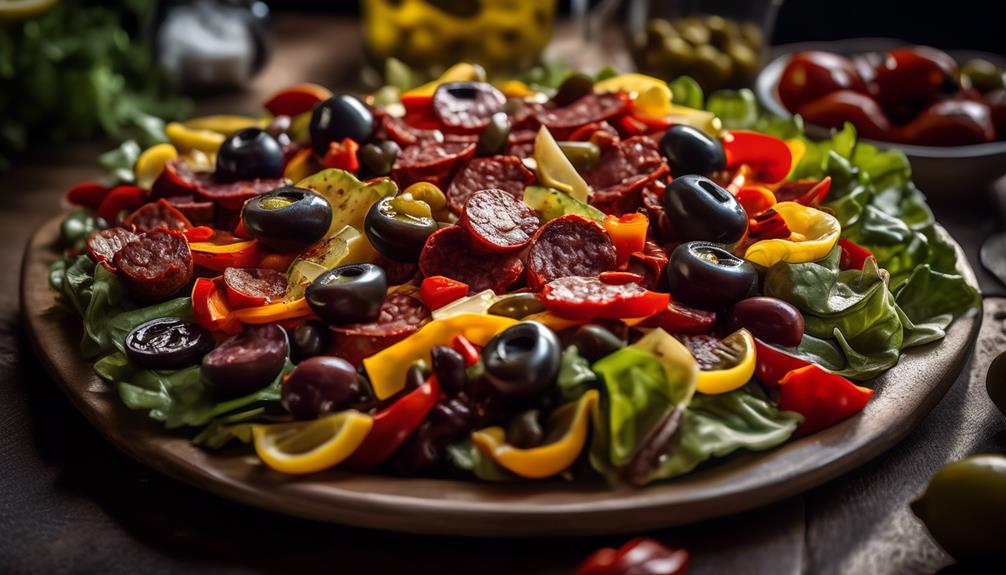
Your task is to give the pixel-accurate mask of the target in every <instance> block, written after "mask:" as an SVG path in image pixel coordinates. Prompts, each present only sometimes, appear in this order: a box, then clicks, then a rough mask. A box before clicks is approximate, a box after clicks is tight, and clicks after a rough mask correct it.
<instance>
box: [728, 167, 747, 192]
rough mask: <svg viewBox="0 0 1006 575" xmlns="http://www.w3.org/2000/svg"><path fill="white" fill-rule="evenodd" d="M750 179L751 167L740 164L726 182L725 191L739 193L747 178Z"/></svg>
mask: <svg viewBox="0 0 1006 575" xmlns="http://www.w3.org/2000/svg"><path fill="white" fill-rule="evenodd" d="M749 179H751V168H749V167H748V166H747V164H741V165H740V166H737V171H736V172H734V177H733V178H730V183H728V184H727V186H726V188H727V191H728V192H730V193H731V194H733V195H735V196H736V195H737V194H738V193H740V191H741V188H743V187H744V186H745V185H746V184H747V182H748V180H749Z"/></svg>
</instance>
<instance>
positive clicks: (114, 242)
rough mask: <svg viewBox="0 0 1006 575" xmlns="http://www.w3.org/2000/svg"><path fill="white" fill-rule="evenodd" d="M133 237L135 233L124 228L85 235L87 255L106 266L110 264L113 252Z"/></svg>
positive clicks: (133, 238)
mask: <svg viewBox="0 0 1006 575" xmlns="http://www.w3.org/2000/svg"><path fill="white" fill-rule="evenodd" d="M135 239H136V234H134V233H133V232H131V231H129V230H127V229H126V228H109V229H107V230H99V231H96V232H94V233H92V234H91V235H89V236H87V255H89V256H90V257H91V259H92V260H94V262H95V263H99V264H100V263H102V262H105V265H106V266H111V263H112V258H114V257H115V254H117V253H119V250H121V249H122V247H123V246H125V245H126V244H128V243H129V242H131V241H133V240H135Z"/></svg>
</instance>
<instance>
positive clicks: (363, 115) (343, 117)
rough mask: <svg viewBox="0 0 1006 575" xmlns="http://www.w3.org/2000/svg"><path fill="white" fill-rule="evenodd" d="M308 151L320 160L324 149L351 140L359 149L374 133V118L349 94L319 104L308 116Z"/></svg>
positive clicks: (365, 107) (326, 149)
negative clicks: (347, 139)
mask: <svg viewBox="0 0 1006 575" xmlns="http://www.w3.org/2000/svg"><path fill="white" fill-rule="evenodd" d="M310 131H311V147H313V148H314V151H315V153H316V154H318V155H319V156H324V155H325V152H327V151H328V145H329V144H331V143H332V142H341V141H342V140H343V139H345V138H351V139H352V140H353V141H355V142H356V143H357V144H360V145H361V146H362V145H364V144H367V143H369V142H370V138H371V136H373V133H374V114H373V113H372V112H371V111H370V109H369V108H367V106H366V104H364V103H363V102H361V101H360V100H358V99H357V98H355V97H354V96H350V95H349V94H336V95H335V96H332V97H331V98H329V99H327V100H325V101H324V102H319V103H318V104H317V105H316V106H315V107H314V111H313V112H311V125H310Z"/></svg>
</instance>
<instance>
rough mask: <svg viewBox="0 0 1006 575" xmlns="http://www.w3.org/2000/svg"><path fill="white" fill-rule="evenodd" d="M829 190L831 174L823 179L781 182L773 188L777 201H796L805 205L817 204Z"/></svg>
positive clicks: (826, 195)
mask: <svg viewBox="0 0 1006 575" xmlns="http://www.w3.org/2000/svg"><path fill="white" fill-rule="evenodd" d="M830 191H831V176H826V177H825V178H824V179H823V180H796V181H795V182H783V183H782V184H780V185H779V187H778V188H776V189H775V199H776V201H777V202H796V203H798V204H803V205H805V206H818V205H820V204H821V203H822V202H824V199H825V198H826V197H828V192H830Z"/></svg>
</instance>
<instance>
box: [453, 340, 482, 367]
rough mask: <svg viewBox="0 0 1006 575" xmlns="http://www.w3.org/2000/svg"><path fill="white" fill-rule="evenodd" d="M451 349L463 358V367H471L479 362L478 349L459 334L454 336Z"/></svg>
mask: <svg viewBox="0 0 1006 575" xmlns="http://www.w3.org/2000/svg"><path fill="white" fill-rule="evenodd" d="M451 347H452V348H453V349H454V351H456V352H458V353H460V354H461V357H463V358H465V367H471V366H473V365H475V364H476V363H478V362H479V348H478V347H476V346H475V344H474V343H472V342H471V341H470V340H469V339H468V338H467V337H465V336H463V335H460V334H458V335H456V336H454V339H452V340H451Z"/></svg>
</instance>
